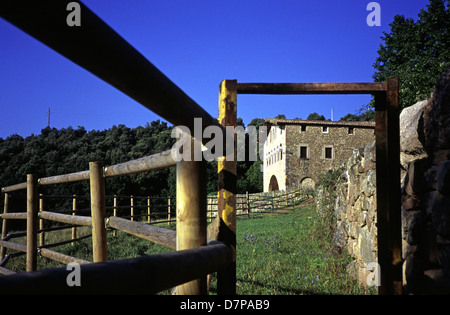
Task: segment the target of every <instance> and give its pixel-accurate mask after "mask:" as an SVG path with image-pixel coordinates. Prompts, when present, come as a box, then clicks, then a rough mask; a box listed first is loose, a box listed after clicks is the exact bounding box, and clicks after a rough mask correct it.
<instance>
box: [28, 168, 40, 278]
mask: <svg viewBox="0 0 450 315" xmlns="http://www.w3.org/2000/svg"><path fill="white" fill-rule="evenodd" d="M38 210H39V208H38V194H37V176H36V175H35V174H28V175H27V264H26V271H27V272H30V271H35V270H36V267H37V228H38Z"/></svg>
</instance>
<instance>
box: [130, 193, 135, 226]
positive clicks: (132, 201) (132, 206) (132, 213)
mask: <svg viewBox="0 0 450 315" xmlns="http://www.w3.org/2000/svg"><path fill="white" fill-rule="evenodd" d="M130 215H131V221H134V197H133V195H131V196H130Z"/></svg>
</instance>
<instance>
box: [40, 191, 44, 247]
mask: <svg viewBox="0 0 450 315" xmlns="http://www.w3.org/2000/svg"><path fill="white" fill-rule="evenodd" d="M43 196H44V195H43V194H39V212H41V211H44V198H43ZM39 229H40V230H43V229H44V220H43V219H39ZM39 245H40V246H44V245H45V232H44V231H41V233H40V234H39Z"/></svg>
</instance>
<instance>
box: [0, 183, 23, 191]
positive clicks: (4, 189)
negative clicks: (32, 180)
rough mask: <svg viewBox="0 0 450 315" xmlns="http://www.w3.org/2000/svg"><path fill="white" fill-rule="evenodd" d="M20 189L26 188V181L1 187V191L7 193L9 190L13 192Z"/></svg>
mask: <svg viewBox="0 0 450 315" xmlns="http://www.w3.org/2000/svg"><path fill="white" fill-rule="evenodd" d="M21 189H27V183H26V182H25V183H20V184H15V185H11V186H7V187H3V188H2V192H3V193H9V192H13V191H16V190H21Z"/></svg>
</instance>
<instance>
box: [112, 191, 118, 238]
mask: <svg viewBox="0 0 450 315" xmlns="http://www.w3.org/2000/svg"><path fill="white" fill-rule="evenodd" d="M113 216H114V217H117V195H114V199H113ZM113 236H117V230H116V229H114V230H113Z"/></svg>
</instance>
